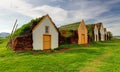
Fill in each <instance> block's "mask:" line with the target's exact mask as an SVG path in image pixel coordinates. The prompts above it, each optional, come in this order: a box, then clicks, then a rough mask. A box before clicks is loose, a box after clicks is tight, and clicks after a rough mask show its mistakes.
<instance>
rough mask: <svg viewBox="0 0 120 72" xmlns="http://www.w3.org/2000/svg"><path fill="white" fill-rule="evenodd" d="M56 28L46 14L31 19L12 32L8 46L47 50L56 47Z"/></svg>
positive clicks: (21, 48)
mask: <svg viewBox="0 0 120 72" xmlns="http://www.w3.org/2000/svg"><path fill="white" fill-rule="evenodd" d="M58 34H59V32H58V29H57V27H56V26H55V24H54V22H53V21H52V19H51V18H50V16H49V15H48V14H47V15H45V16H43V17H41V18H37V19H36V20H31V22H29V23H28V24H25V25H23V26H22V27H21V28H19V29H18V30H16V32H15V33H14V34H13V39H12V40H11V42H10V46H11V47H12V48H13V49H14V50H15V51H16V50H47V49H54V48H57V47H58Z"/></svg>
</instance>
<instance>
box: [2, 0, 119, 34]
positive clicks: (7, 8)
mask: <svg viewBox="0 0 120 72" xmlns="http://www.w3.org/2000/svg"><path fill="white" fill-rule="evenodd" d="M46 14H49V15H50V17H51V18H52V20H53V21H54V23H55V24H56V26H57V27H59V26H62V25H65V24H70V23H73V22H78V21H81V20H82V19H84V20H85V23H86V24H94V23H98V22H102V23H103V24H104V27H105V28H107V30H108V31H111V32H112V34H113V35H114V36H115V35H120V32H119V31H120V0H1V2H0V32H9V33H11V31H12V28H13V25H14V23H15V20H16V19H17V20H18V21H17V24H18V28H19V27H21V26H22V25H23V24H26V23H28V22H29V21H30V20H31V19H35V18H37V17H42V16H43V15H46Z"/></svg>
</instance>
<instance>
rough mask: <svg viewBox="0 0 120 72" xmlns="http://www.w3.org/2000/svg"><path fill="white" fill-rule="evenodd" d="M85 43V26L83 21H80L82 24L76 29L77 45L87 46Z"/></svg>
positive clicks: (86, 38) (86, 40) (86, 41)
mask: <svg viewBox="0 0 120 72" xmlns="http://www.w3.org/2000/svg"><path fill="white" fill-rule="evenodd" d="M87 43H88V35H87V27H86V25H85V22H84V20H82V22H81V23H80V25H79V27H78V44H87Z"/></svg>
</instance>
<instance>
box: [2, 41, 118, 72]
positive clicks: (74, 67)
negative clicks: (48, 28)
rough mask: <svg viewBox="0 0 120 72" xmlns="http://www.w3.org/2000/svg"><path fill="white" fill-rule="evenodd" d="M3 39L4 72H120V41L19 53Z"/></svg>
mask: <svg viewBox="0 0 120 72" xmlns="http://www.w3.org/2000/svg"><path fill="white" fill-rule="evenodd" d="M6 41H7V39H0V72H120V41H119V40H112V41H106V42H94V43H92V44H91V45H90V46H86V47H84V46H79V45H65V46H60V48H70V49H69V50H68V51H65V52H54V51H52V52H40V53H39V54H33V52H32V51H29V52H24V53H16V52H13V51H12V50H10V49H7V48H5V46H6Z"/></svg>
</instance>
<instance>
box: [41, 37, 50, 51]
mask: <svg viewBox="0 0 120 72" xmlns="http://www.w3.org/2000/svg"><path fill="white" fill-rule="evenodd" d="M50 48H51V35H43V49H44V50H48V49H50Z"/></svg>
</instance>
